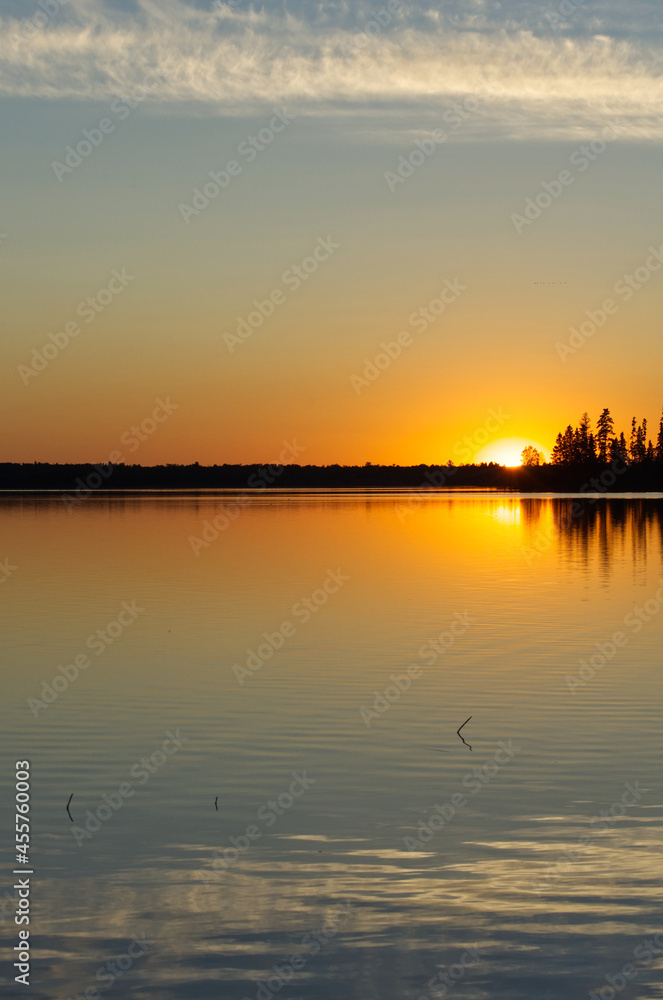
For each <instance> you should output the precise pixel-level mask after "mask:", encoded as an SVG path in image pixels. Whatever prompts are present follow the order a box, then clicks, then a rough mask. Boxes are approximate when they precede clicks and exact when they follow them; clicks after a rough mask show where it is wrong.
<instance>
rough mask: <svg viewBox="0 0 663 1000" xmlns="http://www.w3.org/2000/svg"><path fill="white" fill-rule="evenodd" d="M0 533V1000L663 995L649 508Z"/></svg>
mask: <svg viewBox="0 0 663 1000" xmlns="http://www.w3.org/2000/svg"><path fill="white" fill-rule="evenodd" d="M0 523H1V524H2V538H3V543H2V549H1V551H0V558H4V557H7V564H8V565H9V566H10V567H13V568H11V570H10V571H9V570H8V571H6V576H5V578H4V582H2V584H1V586H0V607H1V609H2V615H3V633H4V635H5V644H4V647H5V652H4V689H5V697H4V700H3V704H2V707H1V709H0V713H1V719H0V721H1V723H2V733H3V745H4V752H3V761H4V766H3V769H2V774H1V775H0V777H1V780H2V785H3V792H4V793H6V794H4V795H3V803H4V805H3V812H2V820H3V827H2V841H1V843H2V845H3V858H4V866H3V870H4V872H5V879H4V884H3V887H2V893H0V897H1V898H2V914H3V924H2V932H3V939H4V943H5V944H6V945H9V950H5V951H4V952H3V955H4V962H3V972H4V975H5V976H6V978H7V979H8V980H9V983H10V988H9V995H16V996H24V995H26V993H27V992H29V994H30V996H31V997H33V998H35V1000H36V998H39V1000H41V998H52V997H57V998H68V997H80V996H86V997H87V998H88V1000H96V997H97V996H108V997H112V996H113V995H115V996H118V997H119V996H122V997H127V998H147V997H149V998H151V1000H212V998H223V1000H226V998H227V1000H235V998H236V1000H243V998H249V1000H270V998H271V997H279V998H290V1000H337V998H338V997H344V998H347V1000H396V998H398V1000H419V998H425V997H427V998H430V1000H438V998H441V997H444V996H447V995H450V994H453V995H454V997H457V998H458V1000H480V998H492V1000H498V998H505V1000H506V998H509V1000H521V998H522V1000H531V998H533V997H536V998H539V1000H546V998H551V1000H553V998H554V1000H557V998H559V997H561V996H565V997H566V996H574V997H585V996H588V995H590V994H591V995H592V996H598V997H600V998H601V1000H612V998H613V997H614V996H615V995H617V994H618V993H619V994H620V995H623V996H624V997H628V998H629V1000H635V998H645V997H646V998H652V997H656V996H658V997H660V996H663V918H662V905H661V885H660V876H661V871H662V870H663V850H662V848H663V838H662V833H663V803H662V797H661V749H662V743H663V740H662V735H661V705H662V703H663V701H662V697H661V695H662V686H663V685H662V680H661V645H662V638H663V614H661V610H662V609H663V566H662V553H663V499H662V498H661V497H660V496H649V497H642V496H634V497H611V498H609V499H606V498H600V499H597V498H591V497H589V498H587V497H585V498H584V499H583V500H582V502H581V501H579V500H577V499H574V498H573V497H571V496H556V497H552V496H517V495H514V494H500V493H495V492H488V493H485V492H476V493H462V492H454V491H449V492H442V493H430V494H428V495H426V496H423V495H422V496H419V495H416V494H415V495H414V496H413V495H410V494H406V493H398V492H370V493H351V492H338V493H287V494H279V493H274V492H272V493H270V492H264V493H257V494H255V495H254V496H252V497H250V498H248V499H247V498H246V497H244V496H241V495H240V496H239V497H237V496H234V495H233V494H232V493H228V494H220V493H210V494H198V493H196V494H191V495H187V494H149V495H131V494H127V495H122V496H114V497H108V496H104V495H101V494H98V495H94V496H92V497H90V498H89V499H88V500H87V501H85V502H84V503H82V504H81V505H80V506H79V507H78V508H77V509H75V510H73V511H68V510H66V509H65V507H64V505H63V503H62V501H61V499H60V497H59V495H57V494H56V495H53V496H49V495H41V496H39V497H37V496H30V495H13V496H7V495H5V496H4V497H3V500H2V505H1V506H0ZM468 719H469V721H467V722H466V720H468ZM463 723H466V724H465V725H463ZM461 726H462V728H460V727H461ZM459 730H460V731H459ZM23 760H27V761H29V763H30V775H31V780H30V784H31V793H30V794H31V813H30V820H31V826H32V837H31V848H30V850H31V855H30V860H31V863H32V866H33V870H34V875H33V876H32V877H31V922H30V931H31V945H32V952H33V954H32V971H31V982H30V988H29V991H26V990H25V989H24V987H22V986H20V985H17V986H14V984H13V978H14V971H13V969H12V964H11V963H12V961H13V958H10V957H9V956H10V955H11V948H12V947H13V946H14V944H16V940H17V928H16V926H15V925H14V922H13V920H14V917H13V913H14V909H15V903H14V901H13V895H12V890H11V886H12V879H13V877H14V876H12V875H11V871H12V865H14V864H15V862H14V860H13V858H14V855H13V853H12V851H13V841H14V820H13V816H14V812H13V809H12V808H11V805H12V803H13V794H14V792H13V785H14V779H15V774H14V763H15V761H23ZM72 795H73V798H70V797H71V796H72ZM68 803H69V809H70V813H71V817H72V820H73V822H72V820H70V818H69V815H68V813H67V804H68ZM7 893H8V894H9V897H10V898H9V899H8V898H7ZM86 991H87V993H86Z"/></svg>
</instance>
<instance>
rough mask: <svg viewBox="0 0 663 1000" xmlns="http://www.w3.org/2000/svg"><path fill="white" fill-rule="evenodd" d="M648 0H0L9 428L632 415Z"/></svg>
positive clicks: (202, 431) (400, 445)
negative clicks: (434, 0) (624, 0)
mask: <svg viewBox="0 0 663 1000" xmlns="http://www.w3.org/2000/svg"><path fill="white" fill-rule="evenodd" d="M662 26H663V16H662V13H661V8H660V5H659V4H656V3H653V2H637V0H636V2H632V3H630V4H629V5H628V7H625V6H624V5H623V4H617V3H613V2H605V3H597V2H592V0H586V2H584V3H578V2H574V0H551V2H550V4H549V5H547V3H546V0H539V2H536V3H535V2H526V0H522V2H521V0H504V2H492V3H488V2H479V0H463V2H461V0H458V2H456V0H450V2H441V3H438V4H437V5H429V4H428V3H426V2H416V3H409V2H407V3H406V2H404V0H403V2H400V0H388V2H385V3H382V2H381V0H378V2H376V3H371V4H363V3H355V4H352V5H349V4H347V3H344V2H343V3H335V2H331V3H330V2H326V3H324V4H316V3H304V2H300V3H297V2H287V3H280V2H270V3H265V4H259V5H253V4H251V3H250V2H249V0H231V2H229V3H226V2H221V0H215V2H214V3H210V2H208V0H205V2H204V3H203V2H200V3H197V4H193V3H185V2H182V0H161V2H159V3H156V2H151V0H134V2H128V0H121V2H119V0H114V2H109V0H68V2H66V3H62V2H61V0H40V3H36V2H35V3H33V2H32V0H20V2H19V0H2V2H0V38H1V41H0V125H1V127H2V134H3V136H4V139H5V141H4V142H3V143H2V144H1V147H0V157H1V161H0V164H1V172H0V177H1V178H2V185H1V190H2V197H1V199H0V258H1V261H0V263H1V267H0V275H1V279H0V280H1V282H2V284H1V288H2V302H3V309H2V317H1V323H2V343H3V346H4V350H3V363H2V366H1V367H0V399H1V401H2V404H1V405H2V425H3V428H4V434H3V447H2V450H1V457H0V460H2V461H26V462H32V461H59V462H67V461H72V462H84V461H91V462H100V461H104V462H105V461H109V460H110V458H111V456H112V455H114V456H115V458H114V459H113V460H115V461H119V460H123V461H127V462H137V463H140V464H145V465H147V464H154V463H161V462H195V461H198V462H200V463H201V464H214V463H218V464H221V463H224V462H228V463H234V462H274V461H278V460H283V459H282V458H281V456H286V455H288V454H293V456H296V457H294V458H293V460H295V461H298V462H301V463H302V464H309V463H311V464H313V463H317V464H329V463H335V462H338V463H341V464H355V463H358V464H363V463H364V462H367V461H370V462H373V463H385V464H391V463H397V464H418V463H438V462H446V461H447V460H449V459H451V460H461V459H464V460H470V459H469V456H470V455H471V457H472V458H474V457H478V459H481V458H492V457H495V458H496V459H497V460H505V459H506V457H507V453H508V455H509V457H510V456H511V455H512V454H513V453H514V449H515V452H516V453H517V452H518V451H519V450H520V448H522V446H523V445H524V444H526V443H532V444H535V445H536V446H537V447H540V448H541V449H542V450H544V452H546V453H547V452H548V451H549V450H550V449H551V448H552V445H553V443H554V439H555V436H556V434H557V432H558V431H559V430H561V429H563V428H564V427H565V426H566V424H568V423H576V422H577V421H578V419H579V417H580V415H581V414H582V413H583V411H585V410H586V411H588V412H589V414H590V416H591V417H592V418H593V420H594V421H595V420H596V418H597V417H598V415H599V413H600V411H601V410H602V409H603V407H605V406H608V407H610V409H611V411H612V413H613V415H614V417H615V422H616V424H617V428H618V429H622V428H623V429H624V430H628V427H629V425H630V421H631V417H632V416H636V417H637V418H638V420H640V419H642V417H646V418H647V419H648V421H649V423H650V428H652V429H653V430H654V433H653V435H652V436H654V437H655V427H654V425H657V424H658V419H659V416H660V413H661V404H662V403H663V393H662V392H661V391H660V386H659V382H660V379H659V373H660V371H661V361H662V360H663V341H662V338H661V337H660V319H659V316H660V304H661V287H662V281H663V266H662V265H663V203H662V202H661V198H660V168H661V140H662V139H663V119H662V117H661V110H662V99H663V76H662V75H661V70H662V69H663V58H662V56H661V46H660V42H661V34H662ZM657 255H658V256H657ZM508 442H511V443H510V444H509V443H508ZM288 449H290V452H288Z"/></svg>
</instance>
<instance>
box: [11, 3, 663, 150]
mask: <svg viewBox="0 0 663 1000" xmlns="http://www.w3.org/2000/svg"><path fill="white" fill-rule="evenodd" d="M234 2H235V0H234ZM236 2H237V3H238V5H237V6H230V5H226V6H220V7H219V9H217V10H215V11H212V12H210V11H201V10H196V9H193V8H191V7H189V6H186V5H185V4H184V3H182V2H181V0H160V2H158V3H157V2H154V0H139V2H138V7H137V10H136V12H134V13H133V14H128V13H122V12H119V11H117V10H115V11H113V12H112V13H111V12H109V10H108V9H107V8H106V7H105V6H104V5H103V3H102V2H101V0H70V2H69V3H68V4H66V5H65V6H62V7H61V8H60V9H59V10H58V12H57V13H54V14H53V15H52V16H51V17H50V18H49V21H48V23H47V24H45V25H44V26H42V27H39V28H38V29H37V30H35V29H34V28H31V27H30V26H29V18H27V19H24V20H20V21H19V20H12V19H8V18H2V19H0V34H1V36H2V41H1V42H0V95H4V96H12V97H41V98H73V99H79V100H99V101H107V100H111V99H112V98H113V97H116V96H118V95H120V94H124V93H126V92H127V91H129V90H130V89H131V88H132V87H134V86H136V85H138V84H140V82H141V81H142V79H143V77H144V75H145V71H146V68H150V69H154V70H157V71H158V72H159V73H161V74H162V75H163V78H164V81H163V84H162V85H160V86H159V87H158V88H156V89H155V90H154V93H153V96H152V98H151V99H152V100H153V101H158V102H160V104H161V106H162V107H166V108H169V107H170V108H172V109H179V108H180V107H181V106H182V105H187V106H189V107H191V106H192V105H193V106H196V107H197V108H198V109H199V110H201V111H203V112H205V113H212V114H248V113H261V112H262V111H263V110H264V109H265V108H269V107H271V106H273V105H274V104H275V103H276V102H283V103H285V104H286V105H287V106H288V108H289V109H290V110H293V111H295V112H297V113H300V114H307V113H314V114H344V115H347V114H353V115H357V116H359V115H364V114H369V113H370V114H375V113H376V111H392V112H398V111H400V112H404V111H405V110H406V109H417V111H418V112H419V113H420V114H421V115H422V116H424V117H425V116H426V115H430V116H433V115H435V114H436V113H437V114H439V113H440V111H442V110H444V109H445V108H447V107H448V106H449V105H450V103H452V102H453V100H454V99H455V98H457V97H459V96H463V95H466V94H469V93H473V92H475V91H477V89H481V81H482V80H485V81H487V82H488V83H490V84H491V86H492V87H493V88H494V91H495V93H494V94H493V95H492V96H490V98H489V99H488V100H486V101H485V102H483V103H482V110H481V113H479V114H477V115H476V116H474V118H473V121H472V122H471V123H470V124H469V126H468V128H466V129H464V130H463V136H464V137H465V138H471V137H475V138H476V137H477V136H482V135H483V136H486V137H503V136H505V135H508V136H512V137H516V138H523V137H541V136H544V137H553V136H559V137H565V138H574V139H575V138H582V137H583V136H586V135H595V134H596V133H597V131H598V129H599V128H600V127H601V126H602V125H604V124H605V123H607V122H608V121H609V120H613V121H617V122H619V123H621V124H623V125H626V126H628V128H629V134H630V135H632V136H634V137H636V138H656V139H660V138H662V137H663V118H662V116H661V110H662V108H663V77H662V75H661V70H662V68H663V59H662V56H661V53H660V49H659V48H658V47H657V46H655V45H653V44H649V43H646V42H642V41H636V40H630V41H623V40H622V41H620V40H615V39H612V38H608V37H606V36H593V37H583V38H569V37H559V36H556V35H554V34H553V35H548V36H542V35H535V34H534V33H533V32H531V31H528V30H526V29H524V28H519V29H515V30H506V29H500V28H493V29H490V30H489V29H484V30H482V31H477V30H468V29H466V28H463V29H462V30H460V29H458V28H455V27H453V26H450V25H449V24H448V23H445V22H444V18H443V17H442V16H438V17H437V18H435V19H433V18H427V19H426V25H427V27H426V29H425V30H424V29H423V28H422V27H418V26H416V25H415V24H414V23H413V21H412V19H410V20H408V17H407V16H403V17H397V16H394V18H393V19H392V23H391V24H389V25H387V26H385V28H384V29H382V28H380V29H379V30H378V31H377V32H375V35H374V37H372V38H368V37H367V36H366V37H365V41H366V44H364V45H363V47H361V42H362V41H364V39H362V38H361V35H360V34H359V33H360V32H361V30H362V28H363V27H364V26H365V22H363V21H361V19H360V21H359V22H358V24H357V27H356V28H355V29H354V30H342V29H341V28H339V27H338V26H336V25H334V24H330V23H329V20H327V22H326V23H324V24H323V23H314V22H311V21H310V20H308V21H305V20H303V19H300V18H298V17H295V16H292V15H290V14H287V13H281V14H278V13H274V12H268V11H265V10H264V9H263V10H260V11H256V10H254V9H253V8H251V7H250V6H249V5H248V2H247V0H241V2H240V0H236ZM52 3H53V4H55V5H56V6H57V0H52ZM373 6H374V7H376V8H377V7H378V6H379V5H377V4H374V5H373ZM35 10H39V8H35ZM419 14H421V12H419ZM26 25H27V27H26ZM27 33H30V34H32V35H33V37H30V38H28V37H26V34H27Z"/></svg>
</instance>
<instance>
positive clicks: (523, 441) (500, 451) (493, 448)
mask: <svg viewBox="0 0 663 1000" xmlns="http://www.w3.org/2000/svg"><path fill="white" fill-rule="evenodd" d="M528 444H531V445H533V446H534V447H535V448H536V449H538V451H540V452H542V453H543V457H544V460H545V461H548V450H547V448H545V447H544V445H542V444H540V443H539V442H538V441H532V440H531V439H530V438H515V437H512V438H500V440H499V441H493V442H492V443H491V444H487V445H485V446H484V447H483V448H482V449H481V450H480V451H478V452H477V453H476V455H475V456H474V461H475V462H498V463H499V464H500V465H507V466H510V467H513V466H516V465H520V464H521V455H522V451H523V448H526V447H527V445H528Z"/></svg>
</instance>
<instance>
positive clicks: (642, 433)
mask: <svg viewBox="0 0 663 1000" xmlns="http://www.w3.org/2000/svg"><path fill="white" fill-rule="evenodd" d="M615 462H618V463H621V464H622V465H626V466H632V465H636V466H637V465H643V466H645V465H652V466H653V465H655V464H661V465H663V415H662V416H661V420H660V423H659V427H658V435H657V437H656V444H654V443H653V442H652V440H651V438H648V437H647V420H646V419H643V421H642V423H640V424H638V422H637V421H636V418H635V417H633V419H632V421H631V430H630V433H629V436H628V439H627V438H626V435H625V434H624V432H623V431H621V433H619V434H616V433H615V423H614V420H613V418H612V415H611V413H610V410H609V409H608V408H607V407H606V408H604V409H603V410H602V412H601V415H600V416H599V418H598V420H597V421H596V429H595V431H593V430H592V425H591V420H590V418H589V414H587V413H583V415H582V417H581V418H580V423H579V424H578V426H577V427H572V426H571V424H569V425H568V426H567V428H566V430H565V431H564V432H561V431H560V433H559V434H558V435H557V439H556V441H555V446H554V448H553V450H552V454H551V456H550V464H551V465H581V466H593V465H597V464H598V465H611V464H613V463H615ZM523 464H524V465H527V464H532V463H528V462H527V461H526V459H525V456H523ZM533 464H539V463H538V462H534V463H533Z"/></svg>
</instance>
